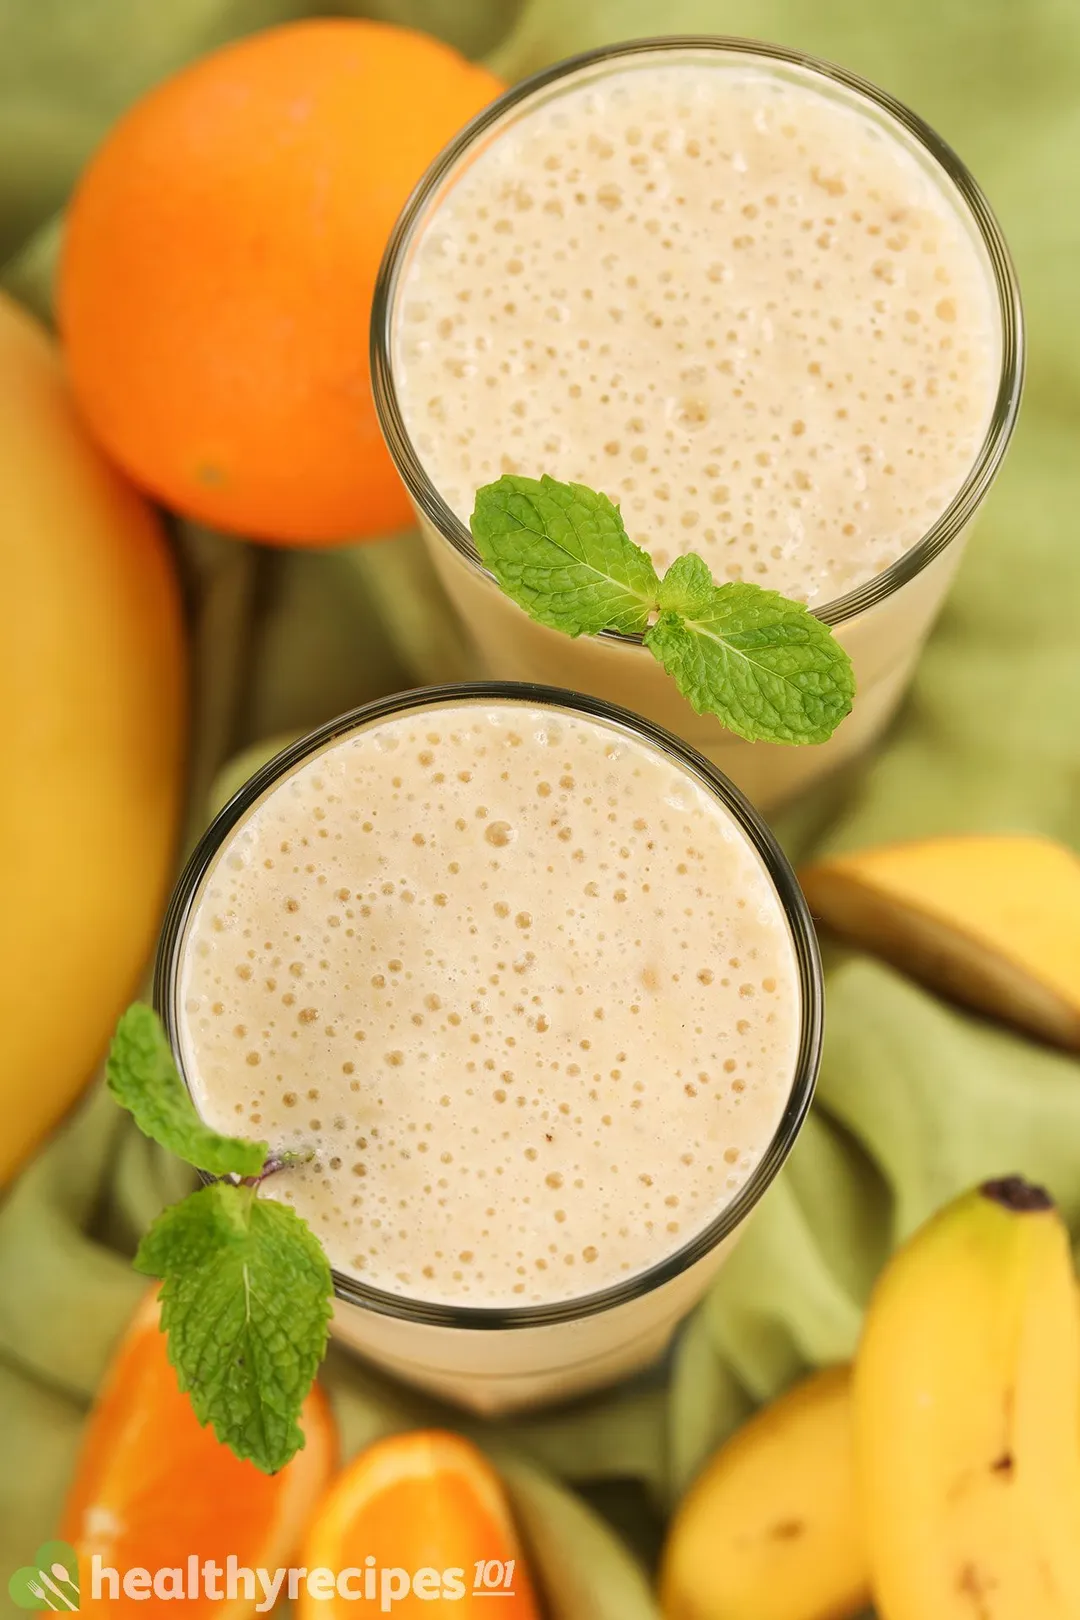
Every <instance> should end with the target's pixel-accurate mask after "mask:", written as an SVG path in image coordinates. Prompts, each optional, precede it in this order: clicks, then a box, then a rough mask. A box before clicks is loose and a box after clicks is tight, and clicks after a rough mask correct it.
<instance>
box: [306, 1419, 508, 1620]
mask: <svg viewBox="0 0 1080 1620" xmlns="http://www.w3.org/2000/svg"><path fill="white" fill-rule="evenodd" d="M302 1563H303V1564H304V1565H305V1566H306V1567H307V1569H308V1571H309V1572H316V1571H317V1572H319V1574H320V1575H321V1574H322V1572H323V1571H330V1572H332V1574H333V1575H334V1577H335V1580H334V1583H333V1585H334V1592H333V1595H332V1596H331V1595H329V1593H328V1594H327V1595H326V1596H325V1597H321V1596H318V1595H316V1594H313V1593H311V1592H310V1591H309V1590H307V1589H302V1590H301V1592H300V1601H299V1604H298V1609H297V1614H298V1620H343V1617H345V1616H347V1615H352V1614H355V1613H356V1612H357V1600H358V1599H361V1600H363V1607H364V1612H365V1613H366V1612H367V1610H368V1609H370V1610H371V1612H372V1613H373V1614H374V1613H379V1612H384V1611H385V1612H389V1613H391V1614H393V1615H394V1616H395V1620H419V1617H420V1616H421V1615H426V1616H427V1617H428V1620H431V1617H432V1615H434V1614H437V1613H441V1612H442V1609H443V1606H444V1605H445V1606H446V1607H447V1612H451V1613H453V1614H454V1615H455V1616H457V1617H459V1620H469V1617H470V1616H471V1617H472V1620H483V1617H486V1620H540V1610H539V1607H538V1605H537V1601H536V1598H535V1595H534V1593H533V1588H532V1583H531V1581H530V1579H529V1573H528V1570H527V1569H526V1567H525V1564H524V1561H523V1559H522V1555H521V1547H520V1545H519V1542H518V1538H517V1533H516V1531H515V1529H514V1523H513V1520H512V1518H511V1516H510V1510H509V1507H508V1505H507V1502H506V1498H505V1496H504V1494H503V1489H502V1485H501V1484H500V1481H499V1478H498V1475H497V1474H496V1473H495V1472H494V1470H493V1469H492V1468H491V1465H490V1464H489V1463H488V1462H487V1461H486V1459H485V1458H484V1456H483V1455H482V1453H481V1452H479V1451H478V1450H477V1449H476V1447H475V1446H472V1445H470V1444H469V1443H468V1442H467V1441H465V1440H462V1439H459V1438H458V1436H457V1435H454V1434H444V1433H442V1432H441V1431H438V1430H431V1431H425V1432H420V1433H414V1434H402V1435H396V1436H394V1437H393V1438H392V1439H389V1440H380V1441H378V1442H377V1443H376V1444H375V1445H373V1446H370V1447H369V1448H368V1449H367V1450H366V1451H363V1452H361V1454H360V1456H359V1457H357V1459H356V1461H355V1462H354V1463H353V1464H352V1465H351V1466H350V1467H349V1468H348V1469H346V1471H345V1472H344V1473H343V1474H342V1475H341V1476H340V1478H339V1479H338V1480H337V1482H336V1484H335V1485H334V1487H333V1489H332V1490H331V1492H330V1494H329V1496H328V1497H327V1498H326V1500H325V1502H324V1503H323V1505H322V1507H321V1508H320V1510H319V1513H318V1515H317V1517H316V1519H315V1520H314V1522H313V1524H312V1526H311V1529H310V1531H309V1532H308V1536H307V1539H306V1541H305V1544H304V1551H303V1557H302ZM316 1579H318V1576H317V1577H316ZM329 1586H330V1581H329V1580H326V1582H325V1587H329ZM325 1587H324V1590H325ZM493 1599H494V1601H492V1600H493ZM436 1604H438V1607H436ZM451 1604H452V1609H451V1608H450V1605H451Z"/></svg>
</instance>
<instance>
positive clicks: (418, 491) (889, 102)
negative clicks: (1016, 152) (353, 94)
mask: <svg viewBox="0 0 1080 1620" xmlns="http://www.w3.org/2000/svg"><path fill="white" fill-rule="evenodd" d="M679 51H683V52H685V51H698V52H716V53H717V54H720V55H742V56H751V57H756V58H760V59H761V60H763V61H765V62H777V63H780V64H782V65H784V66H785V67H793V68H798V69H801V70H803V71H805V72H809V73H812V74H816V75H817V76H818V77H819V78H821V79H824V80H826V81H828V82H829V83H831V84H834V85H839V86H840V87H841V88H842V89H843V90H845V91H847V92H848V93H850V94H852V95H854V96H857V97H861V98H862V99H863V100H864V101H867V102H869V103H870V104H871V106H872V107H873V108H874V109H875V110H876V111H877V112H878V113H879V114H882V113H883V114H884V115H885V116H886V118H888V119H892V120H893V122H894V123H896V124H898V125H900V127H901V129H902V130H903V131H905V132H906V134H907V135H908V136H909V137H910V138H911V139H913V140H914V141H915V143H916V145H917V146H919V147H920V148H921V149H922V151H923V153H924V154H925V155H927V156H928V157H929V158H930V159H931V161H932V163H933V164H934V165H935V166H936V167H937V168H938V169H939V170H940V171H942V173H943V174H944V175H945V177H946V179H947V180H948V181H949V182H951V187H952V190H953V191H954V192H955V193H957V194H958V197H959V202H960V205H961V208H962V210H966V212H967V214H968V216H969V217H970V219H971V221H972V222H973V224H974V226H975V229H976V232H977V235H978V238H979V242H980V244H981V246H982V248H983V251H984V252H985V254H986V256H987V258H988V259H989V262H990V268H991V271H992V274H993V280H994V289H995V292H996V295H997V311H998V316H999V320H1000V326H1001V367H1000V374H999V378H998V388H997V394H996V396H995V399H994V408H993V411H992V413H991V417H990V421H989V423H988V425H987V429H986V434H985V436H984V438H983V442H982V444H981V446H980V448H979V450H978V452H977V454H976V456H975V458H974V460H973V462H972V465H971V467H970V468H969V470H968V473H967V475H966V477H965V479H964V481H963V483H962V484H961V486H960V488H959V489H958V490H957V492H956V494H955V495H954V496H953V498H952V500H951V501H950V502H949V504H948V506H946V508H945V510H944V511H943V512H942V513H941V514H940V515H939V516H938V518H937V519H936V520H935V522H934V523H933V524H932V525H931V526H930V528H929V529H928V530H927V531H926V533H925V534H924V535H923V537H922V539H921V540H917V541H916V542H915V544H914V545H913V546H909V548H908V549H907V551H905V552H904V553H903V555H902V556H900V557H898V558H897V560H896V561H895V562H894V563H892V564H891V565H890V566H889V567H888V568H886V569H884V570H883V571H882V572H881V573H880V574H875V575H874V576H873V578H872V579H869V580H867V581H866V582H865V583H864V584H862V585H860V586H858V587H857V588H856V589H855V590H852V591H848V592H846V593H845V594H844V595H843V596H838V597H836V598H834V599H833V600H832V601H831V602H824V603H821V604H819V605H818V606H816V607H815V608H814V609H813V610H812V611H813V612H814V613H815V615H816V616H817V617H818V618H819V619H822V620H823V621H824V622H825V623H826V624H829V625H839V624H843V623H844V622H845V621H846V620H848V619H852V618H854V617H855V616H856V615H857V614H859V613H864V612H866V611H867V609H869V608H872V607H876V606H877V605H878V604H879V603H881V602H883V601H885V600H886V599H887V598H888V597H890V596H892V595H893V594H894V592H896V591H898V590H899V589H900V588H901V587H902V586H904V585H906V584H907V583H908V582H909V581H910V580H912V579H914V578H915V577H916V575H918V574H920V573H921V572H922V571H923V569H924V568H926V567H927V566H928V565H929V564H930V563H931V562H933V561H934V559H935V558H936V557H938V556H940V554H941V553H942V552H943V551H944V550H945V549H946V548H947V547H948V546H949V545H951V544H952V542H953V541H954V540H955V539H956V538H957V536H958V535H959V534H961V533H962V532H963V530H964V529H965V528H966V527H967V525H968V523H970V521H971V519H972V518H973V517H974V515H975V512H976V511H977V510H978V508H979V506H981V504H982V501H983V499H984V497H985V495H986V494H987V492H988V490H989V489H990V486H991V484H992V483H993V481H994V478H995V476H996V474H997V471H998V468H999V467H1000V465H1001V462H1002V459H1003V458H1004V455H1005V452H1006V450H1007V449H1008V445H1009V440H1010V439H1011V437H1012V433H1013V428H1014V427H1015V425H1016V417H1017V413H1018V411H1019V408H1020V398H1021V394H1022V392H1023V383H1024V365H1025V337H1024V316H1023V307H1022V303H1021V296H1020V284H1019V281H1018V279H1017V274H1016V269H1015V266H1014V264H1013V261H1012V256H1011V254H1010V252H1009V248H1008V245H1007V243H1006V241H1005V236H1004V233H1003V232H1002V229H1001V226H1000V225H999V224H998V221H997V217H996V216H995V214H994V212H993V209H992V208H991V207H990V204H989V202H988V201H987V198H986V197H985V195H984V193H983V191H982V188H981V187H980V186H979V184H978V182H977V181H976V180H975V178H974V176H973V175H972V174H971V172H970V170H969V169H968V168H967V166H966V164H965V163H964V162H963V160H962V159H961V158H960V157H959V156H958V154H957V153H956V152H955V151H954V150H953V148H952V147H951V146H950V145H949V144H948V143H947V142H946V141H945V140H943V139H942V137H941V136H940V135H938V133H937V132H936V130H934V129H933V128H932V127H931V126H930V125H929V124H928V123H926V121H925V120H924V119H922V118H920V117H919V115H918V114H917V113H915V112H912V110H911V109H910V108H909V107H907V106H906V105H905V104H904V103H903V102H902V101H898V100H897V99H896V98H895V97H894V96H892V95H890V94H889V93H888V91H886V90H882V89H880V88H879V87H878V86H877V85H875V84H873V83H872V82H871V81H870V80H868V79H864V78H862V77H861V76H860V75H859V74H856V73H851V72H849V71H848V70H847V69H846V68H842V67H839V66H838V65H837V64H836V63H833V62H828V61H825V60H823V59H822V58H820V57H816V56H812V55H810V54H809V53H808V52H805V51H796V50H790V49H788V48H787V47H785V46H782V45H773V44H769V43H767V42H764V41H761V40H753V39H742V38H739V37H738V36H735V35H726V34H669V35H661V36H652V37H646V38H642V39H632V40H625V41H622V42H620V43H619V44H616V45H605V46H600V47H598V48H597V49H594V50H590V51H582V52H581V53H580V54H578V55H576V56H570V57H566V58H564V59H563V60H561V61H559V62H555V63H553V64H552V65H551V66H549V67H546V68H542V69H541V70H540V71H539V72H538V73H534V74H531V75H530V76H529V77H528V78H526V79H522V80H521V81H520V82H519V83H518V84H515V85H512V86H511V87H510V89H508V90H506V91H504V92H503V94H502V95H501V96H498V97H497V98H496V99H495V100H494V101H493V102H491V103H490V104H489V105H488V106H487V107H485V108H484V109H483V110H482V111H481V112H479V113H478V114H477V115H476V116H475V117H474V118H473V119H471V120H470V122H469V123H467V124H466V125H465V126H464V128H463V129H462V130H461V131H460V132H459V133H458V134H457V135H456V136H455V137H454V139H453V140H452V141H450V143H449V144H448V145H447V146H445V147H444V148H443V150H442V151H441V152H440V153H439V155H438V157H436V158H435V160H434V162H433V163H432V164H431V165H430V167H429V168H428V169H427V171H426V173H425V174H424V175H423V176H422V177H421V179H420V180H419V182H418V183H417V185H416V186H415V187H414V188H413V191H412V192H411V194H410V196H409V198H408V200H407V201H406V203H405V206H404V208H403V209H402V211H401V213H400V215H399V216H398V219H397V223H396V224H395V226H394V229H393V231H392V233H391V235H390V239H389V241H388V242H387V245H386V249H385V251H384V253H383V258H382V262H381V264H380V266H379V273H378V277H377V279H376V283H375V292H374V297H373V300H372V308H371V327H370V364H371V379H372V392H373V394H374V399H375V410H376V414H377V415H378V418H379V425H380V427H381V429H382V433H383V438H384V439H385V441H386V444H387V448H388V449H389V451H390V455H391V457H392V458H393V461H394V465H395V466H396V468H397V471H398V475H399V477H400V478H401V480H402V482H403V483H404V485H405V488H406V490H407V491H408V493H409V496H410V498H411V500H412V502H413V505H414V507H415V508H416V509H417V511H418V512H420V513H422V514H423V516H424V517H426V518H427V519H428V520H429V521H430V523H431V524H432V526H433V527H434V528H435V530H436V531H437V533H438V534H439V535H440V537H441V538H442V539H443V540H445V541H446V542H447V543H448V544H449V545H451V546H452V547H453V549H454V550H455V551H456V552H457V553H458V555H459V556H460V557H461V558H462V559H463V560H464V562H465V563H466V564H467V565H468V566H469V567H471V568H472V569H474V570H475V571H476V572H477V573H479V574H482V575H483V576H484V577H485V578H487V579H488V580H490V581H491V583H492V584H493V585H495V588H496V589H498V588H499V587H498V584H497V581H496V580H495V578H494V576H493V575H492V574H491V572H490V571H489V570H488V569H487V568H485V567H484V564H483V563H482V562H481V560H480V555H479V553H478V552H477V550H476V547H475V545H474V544H473V540H472V536H471V534H470V532H469V529H468V527H467V525H466V524H464V523H463V522H462V521H461V519H460V518H459V517H458V516H457V514H456V513H455V512H452V511H451V509H450V507H449V506H448V505H447V503H446V502H445V501H444V499H443V497H442V495H441V494H440V493H439V491H438V490H437V489H436V487H435V485H434V483H433V482H432V480H431V479H430V478H429V476H428V474H427V472H426V470H425V468H424V466H423V463H422V461H421V459H420V456H419V455H418V453H417V451H416V448H415V446H414V445H413V442H412V438H411V437H410V434H409V431H408V429H407V427H406V425H405V418H404V415H403V412H402V409H401V402H400V399H399V397H398V391H397V387H396V384H395V381H394V367H393V350H392V331H393V320H394V308H395V303H396V297H397V291H398V285H399V281H400V276H401V270H402V265H403V262H404V257H405V254H406V252H407V250H408V249H409V247H410V245H411V243H412V240H413V238H414V236H415V235H416V233H417V231H418V230H419V228H420V226H421V224H422V222H423V220H424V217H425V215H426V212H427V208H428V204H429V202H430V201H431V199H432V197H433V196H434V194H435V193H436V192H437V190H438V189H439V187H440V186H441V185H442V184H443V182H444V181H445V180H447V179H448V178H449V176H450V175H451V174H452V173H453V171H454V170H455V169H456V168H457V166H458V164H459V163H460V162H461V160H462V159H463V158H465V156H466V155H467V154H468V152H469V151H470V150H471V149H472V147H473V146H474V145H475V144H476V142H477V141H478V140H480V139H481V138H482V137H483V136H484V135H485V134H487V133H488V132H489V131H490V130H491V129H493V127H494V126H495V125H496V124H498V123H499V122H500V121H501V120H502V119H503V118H504V117H507V116H508V115H510V114H512V113H513V112H514V111H515V110H516V109H518V108H519V107H520V106H521V105H522V104H523V103H524V102H526V101H528V100H529V99H530V98H531V97H532V96H534V95H536V94H537V93H539V92H541V91H544V90H546V89H548V88H549V86H552V85H555V84H558V83H559V81H561V80H564V79H565V80H570V79H572V78H573V77H575V76H576V75H578V74H580V73H584V72H587V71H588V69H590V68H592V67H595V66H598V65H602V64H604V63H607V62H615V61H619V60H621V59H623V58H626V59H629V58H633V57H636V56H644V55H649V54H658V55H659V54H669V53H675V52H679ZM599 636H600V639H601V640H605V641H614V642H623V643H627V644H631V645H632V644H637V645H640V644H641V643H642V640H643V637H642V636H641V635H640V634H638V633H628V632H626V631H621V630H601V631H600V632H599Z"/></svg>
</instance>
